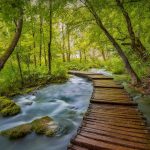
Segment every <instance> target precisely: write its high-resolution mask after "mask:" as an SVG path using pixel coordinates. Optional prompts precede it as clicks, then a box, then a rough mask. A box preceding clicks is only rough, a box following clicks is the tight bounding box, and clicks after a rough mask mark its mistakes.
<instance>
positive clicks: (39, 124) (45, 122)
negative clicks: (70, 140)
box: [31, 116, 53, 134]
mask: <svg viewBox="0 0 150 150" xmlns="http://www.w3.org/2000/svg"><path fill="white" fill-rule="evenodd" d="M52 121H53V120H52V119H51V118H50V117H48V116H46V117H43V118H40V119H37V120H34V121H33V122H32V123H31V124H32V130H33V131H34V132H35V133H37V134H46V132H48V131H49V123H50V122H52Z"/></svg>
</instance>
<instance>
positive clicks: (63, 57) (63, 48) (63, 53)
mask: <svg viewBox="0 0 150 150" xmlns="http://www.w3.org/2000/svg"><path fill="white" fill-rule="evenodd" d="M62 41H63V44H62V60H63V62H65V61H66V58H65V52H64V50H65V36H64V25H63V24H62Z"/></svg>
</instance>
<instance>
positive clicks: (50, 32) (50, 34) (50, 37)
mask: <svg viewBox="0 0 150 150" xmlns="http://www.w3.org/2000/svg"><path fill="white" fill-rule="evenodd" d="M51 44H52V0H49V43H48V74H51V71H52V67H51V62H52V54H51Z"/></svg>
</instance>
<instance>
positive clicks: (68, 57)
mask: <svg viewBox="0 0 150 150" xmlns="http://www.w3.org/2000/svg"><path fill="white" fill-rule="evenodd" d="M67 40H68V51H67V61H68V62H70V31H69V27H68V26H67Z"/></svg>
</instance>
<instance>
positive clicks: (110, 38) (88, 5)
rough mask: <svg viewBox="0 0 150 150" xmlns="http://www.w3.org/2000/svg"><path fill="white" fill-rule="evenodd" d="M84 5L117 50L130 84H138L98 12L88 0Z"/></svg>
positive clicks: (135, 75) (137, 78)
mask: <svg viewBox="0 0 150 150" xmlns="http://www.w3.org/2000/svg"><path fill="white" fill-rule="evenodd" d="M85 5H86V6H87V8H88V9H89V10H90V12H91V13H92V14H93V16H94V18H95V20H96V23H97V25H98V26H99V27H100V28H101V30H102V31H103V32H104V33H105V35H106V36H107V38H108V39H109V41H110V42H111V43H112V44H113V46H114V47H115V49H116V50H117V52H118V54H119V56H120V57H121V59H122V60H123V63H124V64H125V68H126V70H127V71H128V73H129V75H130V77H131V80H132V84H139V83H140V82H141V81H140V79H139V77H138V76H137V74H136V73H135V71H134V70H133V68H132V66H131V65H130V63H129V61H128V58H127V57H126V55H125V53H124V52H123V50H122V49H121V47H120V45H119V44H118V43H117V42H116V40H115V39H114V37H113V36H112V35H111V34H110V33H109V32H108V30H107V29H106V28H105V26H104V25H103V23H102V21H101V18H100V17H99V16H98V14H97V13H96V11H95V10H94V8H93V6H92V5H91V3H90V2H89V0H86V3H85Z"/></svg>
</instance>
